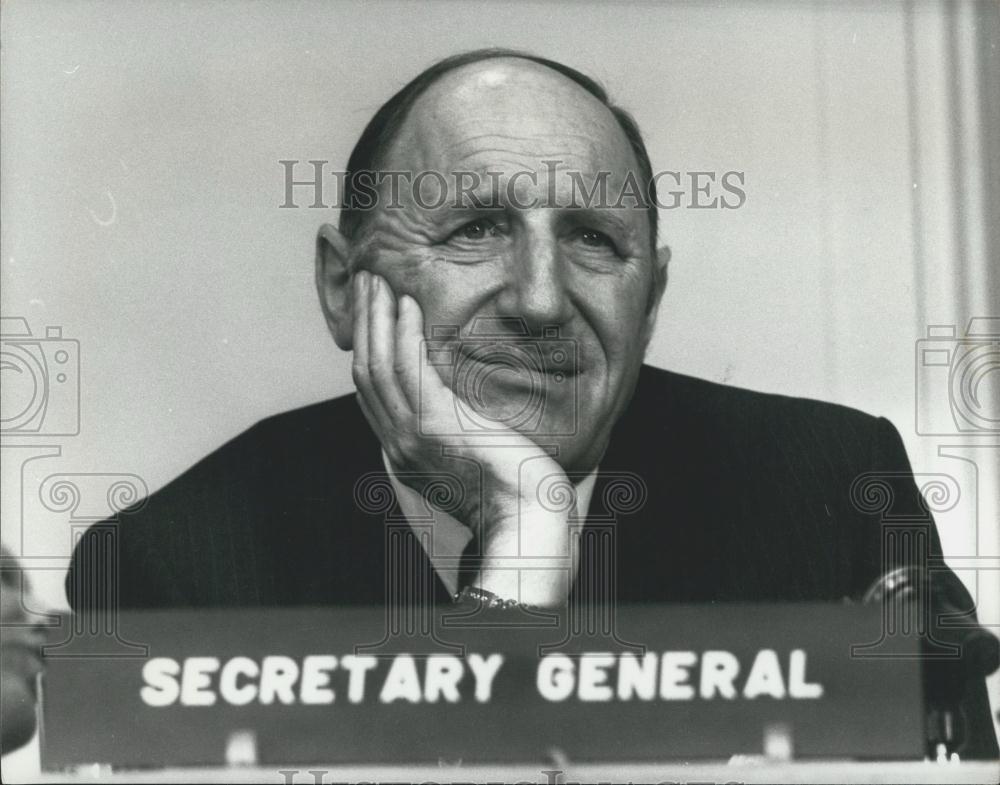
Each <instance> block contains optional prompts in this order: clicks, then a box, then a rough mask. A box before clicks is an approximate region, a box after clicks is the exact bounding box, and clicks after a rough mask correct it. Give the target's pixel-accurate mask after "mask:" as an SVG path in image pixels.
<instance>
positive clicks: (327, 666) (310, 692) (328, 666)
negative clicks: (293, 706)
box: [299, 654, 337, 704]
mask: <svg viewBox="0 0 1000 785" xmlns="http://www.w3.org/2000/svg"><path fill="white" fill-rule="evenodd" d="M336 667H337V658H336V657H334V656H333V655H332V654H314V655H312V656H309V657H306V658H305V659H304V660H302V684H301V685H299V700H300V701H301V702H302V703H321V704H322V703H333V701H334V698H335V695H334V692H333V690H332V689H330V688H329V687H328V686H327V685H328V684H329V683H330V671H332V670H333V669H334V668H336Z"/></svg>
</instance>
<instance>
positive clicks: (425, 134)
mask: <svg viewBox="0 0 1000 785" xmlns="http://www.w3.org/2000/svg"><path fill="white" fill-rule="evenodd" d="M484 119H488V121H489V123H488V127H485V128H484V126H483V121H484ZM484 130H485V131H487V132H488V133H489V134H491V135H492V136H494V137H495V141H496V144H495V145H493V147H494V148H495V152H496V154H498V155H503V154H505V153H507V152H511V153H513V154H514V156H515V158H517V157H518V155H519V154H523V153H524V152H525V151H524V150H520V151H519V150H518V149H516V148H517V145H514V148H515V149H513V150H508V147H507V146H505V144H504V139H505V137H506V138H507V139H508V141H509V139H510V138H512V137H517V138H518V139H519V140H520V141H521V143H522V146H523V144H524V143H525V142H526V140H534V142H537V144H532V145H531V147H532V150H535V151H542V152H543V153H544V155H546V156H550V157H551V159H552V160H559V161H560V162H562V164H563V165H564V166H565V167H566V168H572V167H577V168H579V169H580V170H586V167H585V166H584V165H583V164H585V163H586V161H587V160H589V161H591V162H593V161H596V160H599V159H600V158H601V156H602V155H603V156H605V157H607V156H610V157H611V158H614V159H616V160H619V161H622V160H625V161H627V162H628V168H629V169H630V170H634V171H635V174H636V179H637V180H638V181H639V182H640V183H641V184H642V188H643V193H642V197H643V199H644V200H645V204H646V205H648V210H647V214H648V221H649V247H650V248H655V246H656V233H657V230H656V224H657V221H656V218H657V215H656V206H655V205H656V198H655V197H656V193H655V184H654V183H653V181H652V167H651V165H650V162H649V156H648V154H647V153H646V148H645V145H644V143H643V140H642V136H641V135H640V133H639V129H638V127H637V125H636V123H635V121H634V120H633V119H632V118H631V116H630V115H629V114H628V113H627V112H626V111H625V110H623V109H621V108H620V107H617V106H615V105H614V104H612V103H611V102H610V101H609V99H608V96H607V93H606V92H605V91H604V89H603V88H602V87H601V86H600V85H599V84H598V83H597V82H595V81H594V80H593V79H591V78H589V77H587V76H585V75H584V74H582V73H580V72H579V71H576V70H575V69H572V68H569V67H568V66H565V65H562V64H561V63H557V62H555V61H552V60H546V59H544V58H540V57H535V56H534V55H529V54H525V53H523V52H517V51H513V50H505V49H484V50H477V51H473V52H467V53H464V54H460V55H455V56H453V57H449V58H447V59H445V60H441V61H440V62H438V63H435V64H434V65H432V66H431V67H430V68H428V69H426V70H425V71H423V72H422V73H420V74H419V75H418V76H416V77H415V78H414V79H413V80H412V81H411V82H409V84H407V85H406V86H405V87H403V88H402V89H401V90H400V91H399V92H398V93H396V94H395V95H394V96H393V97H392V98H390V99H389V100H388V101H387V102H386V103H385V104H384V105H383V106H382V107H381V108H380V109H379V110H378V112H376V114H375V116H374V117H373V118H372V119H371V121H370V122H369V123H368V125H367V127H366V128H365V130H364V132H363V133H362V135H361V138H360V139H359V140H358V143H357V145H356V146H355V148H354V151H353V152H352V154H351V157H350V159H349V161H348V165H347V178H346V180H345V188H344V208H343V210H342V211H341V217H340V229H341V231H342V232H343V233H344V235H346V236H347V237H352V236H353V235H355V234H356V233H357V231H358V229H359V228H360V227H361V225H362V224H363V223H364V219H365V214H366V212H368V211H366V210H365V209H364V206H365V202H364V200H363V199H359V198H358V191H357V184H356V182H355V178H356V177H357V176H358V175H359V174H361V173H368V174H370V173H376V172H378V171H382V170H389V169H395V170H408V171H418V170H419V171H438V172H442V171H451V170H450V169H447V168H443V167H442V164H443V163H445V162H444V161H441V160H431V158H432V156H429V155H428V151H429V150H436V151H438V153H439V155H438V158H440V153H441V152H442V151H445V152H446V153H447V154H448V157H449V159H450V162H451V163H455V162H456V161H457V162H459V163H460V165H461V166H462V167H463V168H465V169H474V168H476V166H477V165H479V164H483V163H485V162H484V161H474V160H472V158H471V151H469V150H463V149H462V147H461V145H462V143H463V139H464V141H465V143H466V144H468V143H469V142H470V140H471V138H472V137H474V136H476V135H480V134H481V133H482V132H483V131H484ZM473 132H474V133H473ZM546 138H548V139H549V140H550V142H551V144H549V145H548V146H547V147H546V145H545V142H546ZM574 139H575V143H571V144H570V146H569V148H567V146H566V142H567V140H571V142H572V140H574ZM595 146H601V147H607V148H610V149H604V150H596V149H594V147H595ZM480 153H482V150H480Z"/></svg>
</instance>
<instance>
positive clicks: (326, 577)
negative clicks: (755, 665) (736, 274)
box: [67, 50, 996, 754]
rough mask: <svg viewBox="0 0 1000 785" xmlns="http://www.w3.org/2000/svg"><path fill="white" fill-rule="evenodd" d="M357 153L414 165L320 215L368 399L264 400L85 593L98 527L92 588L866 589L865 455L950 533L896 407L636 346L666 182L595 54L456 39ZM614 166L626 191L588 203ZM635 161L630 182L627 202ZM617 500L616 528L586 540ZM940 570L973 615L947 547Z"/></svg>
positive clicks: (179, 592) (974, 692) (903, 506)
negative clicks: (408, 529)
mask: <svg viewBox="0 0 1000 785" xmlns="http://www.w3.org/2000/svg"><path fill="white" fill-rule="evenodd" d="M348 170H349V172H350V173H352V174H355V175H356V174H358V173H362V172H376V173H384V172H403V173H409V174H410V175H411V179H410V180H409V183H410V184H412V185H414V186H415V187H412V188H401V189H398V192H397V193H394V194H391V195H388V194H387V188H388V187H389V185H387V183H386V182H385V181H384V180H383V181H382V182H381V183H379V182H378V181H377V178H376V187H375V188H374V189H369V190H368V191H367V195H368V196H372V195H375V196H377V197H378V198H376V199H373V200H369V201H370V202H371V203H370V205H369V204H366V203H365V199H364V198H361V197H364V196H365V193H363V189H362V184H360V181H358V182H355V181H354V180H348V186H347V189H346V191H345V195H344V196H345V204H346V206H345V208H344V210H343V211H342V213H341V218H340V223H339V227H334V226H332V225H324V226H322V227H321V228H320V230H319V235H318V239H317V255H316V282H317V288H318V290H319V295H320V300H321V304H322V308H323V312H324V315H325V317H326V320H327V323H328V325H329V328H330V331H331V333H332V334H333V337H334V340H335V341H336V343H337V345H338V346H339V347H340V348H341V349H343V350H345V351H350V352H352V355H353V365H352V368H353V374H354V379H355V382H356V386H357V395H351V396H347V397H344V398H339V399H336V400H333V401H328V402H325V403H321V404H317V405H315V406H311V407H308V408H306V409H302V410H299V411H295V412H290V413H287V414H283V415H280V416H278V417H274V418H271V419H269V420H266V421H264V422H262V423H260V424H258V425H257V426H255V427H254V428H252V429H250V430H249V431H247V432H246V433H244V434H243V435H241V436H240V437H238V438H236V439H235V440H234V441H232V442H231V443H229V444H227V445H225V446H224V447H222V448H221V449H220V450H218V451H217V452H215V453H214V454H212V455H210V456H209V457H207V458H206V459H204V460H203V461H201V462H200V463H199V464H197V465H196V466H195V467H193V468H192V469H191V470H189V471H188V472H187V473H185V474H184V475H183V476H181V477H180V478H178V479H177V480H175V481H174V482H173V483H171V484H169V485H168V486H167V487H165V488H163V489H162V490H160V491H159V492H157V493H155V494H153V495H152V496H151V497H150V498H149V499H148V500H147V501H146V502H144V503H143V504H142V505H140V506H139V507H137V508H136V509H134V510H132V511H130V512H128V513H126V514H123V515H122V516H121V517H120V519H119V520H118V521H117V523H116V524H111V525H112V526H117V530H118V533H117V536H118V555H117V567H116V569H115V570H114V571H113V573H112V575H111V576H110V578H106V579H104V580H113V581H114V582H115V585H114V591H113V592H107V591H99V592H94V591H93V590H92V588H93V587H94V586H95V585H99V582H98V583H97V584H95V581H94V575H93V574H92V569H93V567H92V565H94V564H97V563H98V562H99V561H100V560H99V558H98V557H97V556H96V555H95V553H93V547H92V546H91V544H90V540H88V539H84V541H83V544H82V545H81V546H80V547H78V549H77V552H76V554H75V560H74V567H73V569H72V570H71V573H70V575H69V577H68V579H67V591H68V594H69V597H70V601H71V603H72V604H73V606H74V608H76V609H77V610H78V611H80V612H89V611H92V610H94V609H96V608H99V607H102V603H103V602H104V600H103V597H105V596H115V595H116V596H117V601H118V603H119V604H120V606H121V607H125V608H154V607H192V606H252V605H299V604H371V605H380V604H382V603H384V602H386V601H387V593H388V592H389V591H390V590H389V589H388V588H387V585H388V584H391V583H392V582H393V581H394V580H397V579H398V578H399V575H397V574H396V573H397V572H400V570H401V568H398V567H396V566H394V565H399V564H400V563H401V561H400V560H401V559H404V558H405V559H409V560H410V563H409V565H408V566H407V568H406V570H403V571H409V572H408V574H409V573H413V574H420V575H432V576H433V579H432V586H433V588H432V589H431V596H430V597H429V598H428V599H430V600H431V601H433V602H435V603H448V602H450V601H452V599H453V598H454V597H456V595H457V596H458V597H467V596H473V597H476V598H486V599H487V600H490V601H498V602H501V603H524V604H527V605H532V606H539V607H546V608H552V607H559V606H561V605H563V604H565V603H566V602H567V601H568V600H572V599H573V598H574V597H587V598H591V599H593V598H597V599H598V600H600V601H605V602H607V601H615V602H717V601H727V600H733V601H735V600H754V601H794V600H813V601H817V600H830V601H843V600H845V599H847V600H853V601H862V600H863V599H864V598H865V596H866V593H867V592H868V590H869V589H870V588H871V587H872V585H873V583H875V582H876V581H877V580H878V579H879V577H880V576H881V575H882V573H883V569H884V565H886V564H903V565H910V566H914V567H919V564H918V563H917V562H918V561H919V558H918V556H919V555H915V554H911V553H904V552H902V551H898V552H897V551H895V550H891V549H890V550H887V548H888V547H889V546H886V545H884V543H883V532H882V526H881V517H880V516H881V513H882V512H884V510H882V509H875V508H873V507H872V506H871V505H870V504H866V498H867V497H865V495H864V493H863V492H862V493H861V494H860V495H859V488H862V486H863V485H864V482H865V481H867V480H872V481H874V480H875V479H877V478H884V479H883V482H884V484H885V486H886V487H887V488H888V492H889V494H890V496H891V500H890V504H891V505H892V506H893V512H897V513H899V512H903V513H906V514H908V515H910V516H911V517H915V518H916V519H918V524H917V525H918V526H922V527H923V529H922V531H924V533H925V534H926V536H927V538H928V539H927V541H928V542H929V544H930V549H929V550H930V554H924V555H925V556H926V555H931V554H937V555H939V554H940V542H939V540H938V537H937V533H936V530H935V528H934V524H933V521H932V520H931V519H930V516H929V514H927V510H926V507H925V506H924V505H923V503H922V501H921V499H920V495H919V492H918V490H917V489H916V487H915V486H914V483H913V481H912V477H910V469H909V465H908V462H907V459H906V455H905V451H904V449H903V446H902V443H901V441H900V438H899V435H898V434H897V433H896V431H895V429H894V428H893V427H892V425H891V424H889V423H888V422H887V421H885V420H882V419H876V418H874V417H870V416H868V415H865V414H862V413H860V412H856V411H852V410H849V409H846V408H843V407H840V406H834V405H831V404H824V403H818V402H815V401H807V400H801V399H793V398H786V397H781V396H775V395H764V394H759V393H753V392H749V391H745V390H738V389H735V388H730V387H725V386H721V385H717V384H712V383H709V382H706V381H701V380H696V379H693V378H689V377H684V376H680V375H677V374H674V373H670V372H667V371H663V370H657V369H654V368H651V367H648V366H644V365H643V364H642V360H643V356H644V352H645V349H646V346H647V344H648V342H649V339H650V337H651V335H652V332H653V328H654V325H655V321H656V314H657V309H658V306H659V302H660V298H661V296H662V294H663V291H664V286H665V284H666V279H667V262H668V259H669V252H668V251H667V250H666V249H665V248H662V249H659V250H657V248H656V237H657V223H656V206H655V205H656V202H655V178H653V177H652V168H651V165H650V162H649V159H648V156H647V153H646V150H645V147H644V145H643V142H642V138H641V136H640V134H639V131H638V129H637V127H636V125H635V123H634V122H633V121H632V119H631V118H630V117H629V116H628V115H627V114H626V113H625V112H623V111H622V110H621V109H619V108H617V107H615V106H614V105H613V104H611V103H610V101H609V100H608V98H607V96H606V95H605V94H604V92H603V90H602V89H601V88H600V87H599V86H597V85H596V84H595V83H594V82H592V81H591V80H590V79H588V78H587V77H585V76H583V75H582V74H580V73H578V72H576V71H573V70H572V69H568V68H566V67H565V66H562V65H559V64H557V63H553V62H551V61H547V60H543V59H540V58H535V57H531V56H527V55H523V54H519V53H514V52H506V51H498V50H489V51H482V52H473V53H469V54H466V55H460V56H457V57H455V58H450V59H448V60H445V61H443V62H441V63H439V64H437V65H435V66H433V67H432V68H430V69H428V70H427V71H425V72H424V73H423V74H421V75H420V76H418V77H417V78H416V79H414V80H413V81H412V82H411V83H410V84H409V85H407V86H406V87H404V88H403V89H402V90H401V91H400V92H399V93H398V94H397V95H396V96H394V97H393V98H392V99H390V101H389V102H388V103H386V104H385V105H384V106H383V107H382V108H381V109H380V110H379V111H378V113H377V114H376V115H375V117H374V118H373V119H372V121H371V122H370V123H369V125H368V127H367V128H366V129H365V131H364V133H363V134H362V137H361V139H360V140H359V142H358V144H357V146H356V147H355V150H354V152H353V154H352V156H351V159H350V162H349V164H348ZM425 172H433V173H438V174H440V175H442V177H440V178H430V177H427V178H418V177H413V176H412V175H413V174H414V173H425ZM463 173H465V174H464V175H463ZM466 175H467V176H468V177H466ZM602 180H603V181H604V185H605V186H606V187H607V192H608V193H609V194H611V195H612V197H611V198H610V199H608V200H607V201H604V200H602V199H601V198H598V199H596V201H595V200H592V199H591V200H589V201H588V199H587V198H586V197H587V195H588V194H591V195H592V194H593V193H594V192H595V189H596V190H598V191H599V190H600V189H599V188H598V186H600V185H601V182H602ZM418 181H419V184H420V187H416V185H417V183H418ZM632 182H639V183H641V184H642V186H643V187H642V191H641V193H640V194H639V195H638V196H639V197H640V198H637V199H636V198H631V199H629V198H621V197H622V195H623V194H629V195H631V196H633V197H634V196H635V193H634V188H632V186H631V183H632ZM469 183H472V185H468V184H469ZM435 184H436V187H438V188H439V190H440V191H441V193H440V194H438V196H442V197H443V198H440V199H439V198H435V195H434V194H433V193H428V190H427V189H425V188H424V186H427V187H428V189H429V190H431V191H432V190H433V187H434V186H435ZM467 185H468V187H466V186H467ZM368 206H370V209H365V208H366V207H368ZM525 358H527V359H525ZM518 363H520V366H519V365H518ZM859 482H860V483H861V484H860V485H859ZM388 488H391V490H392V498H391V499H389V500H388V501H387V502H386V503H384V504H381V503H380V501H381V499H380V497H379V496H378V492H379V491H385V490H387V489H388ZM442 488H445V489H446V492H445V493H444V495H443V496H442V493H441V489H442ZM622 489H625V491H626V492H627V495H628V497H627V498H621V497H620V495H619V494H620V493H621V491H622ZM609 520H611V521H613V522H614V536H613V537H612V538H611V539H610V541H609V542H605V541H601V540H599V538H596V539H591V540H588V539H587V538H586V536H585V534H586V531H587V529H589V528H592V526H593V524H594V521H602V522H605V523H606V522H607V521H609ZM400 521H403V522H405V524H408V525H409V526H412V527H413V529H414V531H427V532H429V535H428V536H426V537H424V538H423V539H422V540H421V542H422V547H421V548H419V549H417V550H416V551H415V552H414V551H412V549H411V551H408V552H407V553H406V554H403V555H401V553H400V552H398V548H399V547H400V546H399V545H398V542H397V541H396V540H393V539H392V538H390V537H388V536H387V531H388V530H389V529H390V528H392V526H394V525H396V524H398V523H399V522H400ZM584 521H587V522H588V523H587V525H586V526H585V527H583V529H582V532H581V524H582V523H583V522H584ZM920 521H922V523H921V522H920ZM602 525H604V524H602ZM574 532H576V534H577V535H579V540H574V534H573V533H574ZM574 542H579V543H580V544H579V545H575V544H574ZM394 543H396V544H394ZM394 549H397V550H394ZM934 587H935V596H938V597H942V598H947V603H948V604H949V606H951V607H954V608H956V609H957V610H958V611H960V612H967V613H969V614H971V613H972V612H973V607H972V601H971V599H970V598H969V596H968V593H967V592H966V591H965V590H964V588H963V587H962V585H961V583H960V582H959V581H958V580H957V579H956V578H955V576H954V575H953V574H951V573H950V572H947V573H943V574H942V573H938V574H936V575H935V577H934ZM966 688H967V692H968V694H964V693H963V694H961V695H959V696H958V698H960V699H961V700H962V701H965V702H966V705H968V706H972V709H970V711H973V712H974V713H975V721H974V722H972V721H971V720H970V724H972V725H974V726H975V732H974V733H970V734H969V740H968V742H967V745H966V748H965V749H964V750H963V751H967V754H995V752H996V742H995V739H994V738H993V735H992V728H991V727H990V725H989V718H988V715H987V716H985V719H984V716H983V712H988V706H987V704H986V703H985V695H984V690H983V685H982V680H981V678H980V679H979V680H978V681H974V682H970V683H969V684H967V685H965V686H963V687H962V688H961V689H959V692H961V691H962V690H965V689H966ZM948 697H949V699H951V698H956V696H955V695H950V696H948ZM958 698H956V699H958ZM970 701H971V702H970Z"/></svg>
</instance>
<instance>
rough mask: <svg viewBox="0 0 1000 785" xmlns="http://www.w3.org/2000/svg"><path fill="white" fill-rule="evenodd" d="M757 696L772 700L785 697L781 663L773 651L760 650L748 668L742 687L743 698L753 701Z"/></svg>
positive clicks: (776, 653)
mask: <svg viewBox="0 0 1000 785" xmlns="http://www.w3.org/2000/svg"><path fill="white" fill-rule="evenodd" d="M759 695H770V696H771V697H772V698H784V697H785V680H784V678H783V677H782V675H781V662H780V661H779V660H778V652H776V651H775V650H774V649H761V650H760V651H759V652H757V657H756V658H755V659H754V661H753V665H752V666H751V667H750V675H749V676H747V683H746V684H744V685H743V697H744V698H749V699H750V700H753V699H754V698H756V697H757V696H759Z"/></svg>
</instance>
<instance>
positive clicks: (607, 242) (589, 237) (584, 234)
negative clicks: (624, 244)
mask: <svg viewBox="0 0 1000 785" xmlns="http://www.w3.org/2000/svg"><path fill="white" fill-rule="evenodd" d="M577 236H578V237H579V238H580V242H582V243H583V244H584V245H586V246H589V247H590V248H608V249H610V250H612V251H614V252H615V253H617V252H618V248H617V246H616V245H615V241H614V240H612V239H611V238H610V237H608V236H607V235H606V234H605V233H604V232H599V231H597V230H596V229H580V230H579V232H578V235H577Z"/></svg>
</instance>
